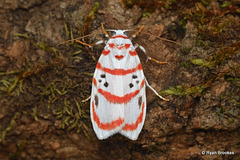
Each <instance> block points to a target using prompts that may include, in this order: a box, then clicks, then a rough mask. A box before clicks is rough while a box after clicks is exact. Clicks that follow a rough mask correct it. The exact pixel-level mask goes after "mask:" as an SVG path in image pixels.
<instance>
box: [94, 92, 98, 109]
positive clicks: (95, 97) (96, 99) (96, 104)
mask: <svg viewBox="0 0 240 160" xmlns="http://www.w3.org/2000/svg"><path fill="white" fill-rule="evenodd" d="M94 102H95V106H96V107H98V96H97V95H95V96H94Z"/></svg>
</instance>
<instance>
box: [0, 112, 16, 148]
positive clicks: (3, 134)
mask: <svg viewBox="0 0 240 160" xmlns="http://www.w3.org/2000/svg"><path fill="white" fill-rule="evenodd" d="M19 116H20V113H19V112H16V113H15V114H14V116H13V117H12V119H11V122H10V124H9V126H8V127H7V128H6V129H5V130H3V131H2V137H1V138H2V143H3V144H5V143H6V141H5V137H6V134H7V132H9V131H10V130H12V129H13V127H14V126H15V123H16V119H17V118H18V117H19Z"/></svg>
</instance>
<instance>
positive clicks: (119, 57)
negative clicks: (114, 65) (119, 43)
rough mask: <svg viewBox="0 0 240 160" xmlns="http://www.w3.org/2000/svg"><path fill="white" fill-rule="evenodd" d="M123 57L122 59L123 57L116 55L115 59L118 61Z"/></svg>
mask: <svg viewBox="0 0 240 160" xmlns="http://www.w3.org/2000/svg"><path fill="white" fill-rule="evenodd" d="M123 57H124V56H123V55H120V56H119V55H116V56H115V58H117V59H118V60H121V59H123Z"/></svg>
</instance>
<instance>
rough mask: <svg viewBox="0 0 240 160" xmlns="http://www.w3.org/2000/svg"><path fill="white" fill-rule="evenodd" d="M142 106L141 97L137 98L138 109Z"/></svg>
mask: <svg viewBox="0 0 240 160" xmlns="http://www.w3.org/2000/svg"><path fill="white" fill-rule="evenodd" d="M141 106H142V96H141V97H139V98H138V107H139V109H140V108H141Z"/></svg>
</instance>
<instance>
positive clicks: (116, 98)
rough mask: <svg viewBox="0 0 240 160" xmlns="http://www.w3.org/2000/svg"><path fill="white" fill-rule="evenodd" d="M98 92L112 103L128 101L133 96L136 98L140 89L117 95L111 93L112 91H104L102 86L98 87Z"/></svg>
mask: <svg viewBox="0 0 240 160" xmlns="http://www.w3.org/2000/svg"><path fill="white" fill-rule="evenodd" d="M98 92H99V93H100V94H101V95H103V96H104V97H105V98H106V99H107V100H108V101H109V102H111V103H125V104H126V103H128V102H129V101H130V100H131V99H132V98H134V97H135V96H136V95H137V94H138V93H139V92H140V90H136V91H135V92H131V93H128V94H125V95H124V96H122V97H120V96H116V95H113V94H111V93H110V92H107V91H104V90H102V89H101V88H99V89H98Z"/></svg>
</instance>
